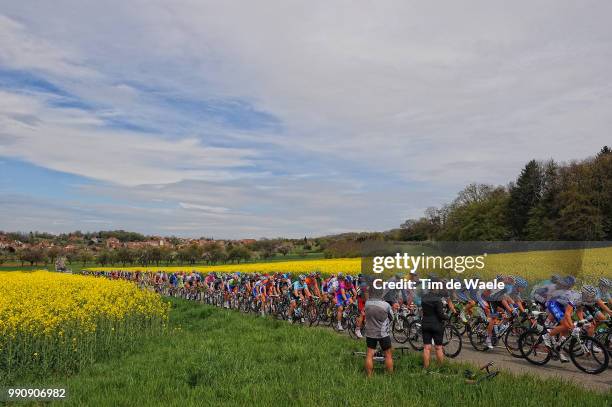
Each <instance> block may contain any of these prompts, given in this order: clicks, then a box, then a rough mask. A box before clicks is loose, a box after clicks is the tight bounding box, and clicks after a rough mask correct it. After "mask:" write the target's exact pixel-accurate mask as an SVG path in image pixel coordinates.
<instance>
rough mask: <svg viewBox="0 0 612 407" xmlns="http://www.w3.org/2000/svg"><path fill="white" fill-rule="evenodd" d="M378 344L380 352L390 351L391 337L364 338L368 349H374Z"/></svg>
mask: <svg viewBox="0 0 612 407" xmlns="http://www.w3.org/2000/svg"><path fill="white" fill-rule="evenodd" d="M379 343H380V348H381V349H382V350H388V349H391V337H390V336H385V337H384V338H368V337H366V345H367V346H368V348H370V349H376V345H377V344H379Z"/></svg>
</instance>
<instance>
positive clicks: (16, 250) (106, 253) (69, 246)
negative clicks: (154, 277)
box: [0, 231, 321, 266]
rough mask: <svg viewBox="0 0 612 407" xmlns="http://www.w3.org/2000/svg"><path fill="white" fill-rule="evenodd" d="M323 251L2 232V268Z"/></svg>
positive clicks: (275, 242)
mask: <svg viewBox="0 0 612 407" xmlns="http://www.w3.org/2000/svg"><path fill="white" fill-rule="evenodd" d="M320 249H321V248H320V246H319V245H318V244H317V243H316V242H314V241H310V240H309V239H307V238H304V239H239V240H215V239H212V238H204V237H202V238H197V239H195V238H180V237H174V236H172V237H164V236H144V235H140V234H138V233H134V232H124V231H110V232H97V233H81V232H73V233H68V234H61V235H52V234H48V233H37V232H31V233H29V234H24V233H13V232H0V265H2V264H14V263H18V264H21V265H28V264H29V265H32V266H34V265H42V264H49V263H51V264H53V263H55V262H56V261H57V260H58V259H62V261H65V262H67V263H68V264H73V263H74V264H79V265H88V264H89V265H92V264H98V265H101V266H107V265H113V264H122V265H135V264H139V265H150V264H155V265H161V264H165V265H170V264H196V263H209V264H210V263H228V262H229V263H239V262H244V261H249V260H254V259H259V258H264V259H266V258H271V257H274V256H287V255H290V254H292V255H295V256H306V255H307V254H308V253H309V252H313V251H317V250H320Z"/></svg>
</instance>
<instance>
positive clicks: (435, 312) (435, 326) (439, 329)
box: [421, 291, 447, 369]
mask: <svg viewBox="0 0 612 407" xmlns="http://www.w3.org/2000/svg"><path fill="white" fill-rule="evenodd" d="M421 306H422V308H423V323H422V332H423V367H424V368H425V369H427V368H429V361H430V358H431V343H432V341H433V343H434V345H435V347H436V360H437V361H438V363H442V361H443V360H444V346H443V345H442V342H443V340H442V339H443V336H444V321H445V320H446V319H447V316H446V314H445V313H444V305H443V304H442V297H441V295H440V292H438V291H429V292H427V293H426V294H424V295H423V298H422V300H421Z"/></svg>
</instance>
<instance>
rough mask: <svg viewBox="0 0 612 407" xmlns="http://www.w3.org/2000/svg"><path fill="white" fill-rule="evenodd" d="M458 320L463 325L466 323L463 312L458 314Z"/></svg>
mask: <svg viewBox="0 0 612 407" xmlns="http://www.w3.org/2000/svg"><path fill="white" fill-rule="evenodd" d="M459 319H460V320H461V322H463V323H464V324H465V323H466V322H467V318H466V317H465V312H463V311H461V312H460V313H459Z"/></svg>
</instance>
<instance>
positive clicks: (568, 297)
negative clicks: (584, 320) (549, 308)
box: [548, 289, 582, 307]
mask: <svg viewBox="0 0 612 407" xmlns="http://www.w3.org/2000/svg"><path fill="white" fill-rule="evenodd" d="M548 301H549V302H553V301H554V302H557V303H559V304H561V305H563V306H566V305H571V306H572V307H575V306H576V305H577V304H580V303H581V301H582V295H581V294H580V293H578V292H576V291H573V290H567V289H563V290H560V289H557V290H554V291H552V292H551V293H550V295H549V296H548Z"/></svg>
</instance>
